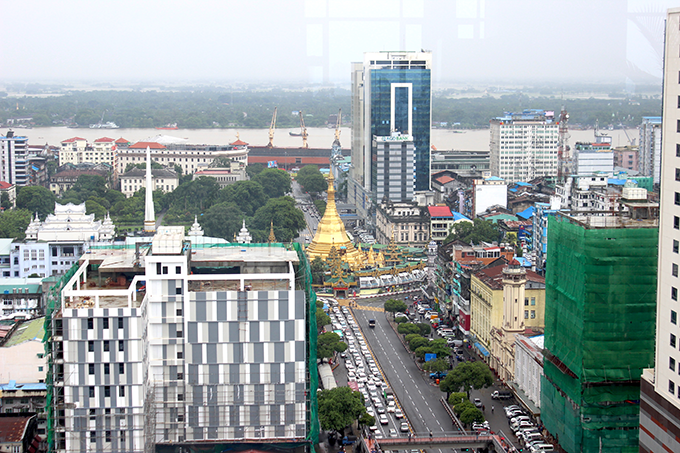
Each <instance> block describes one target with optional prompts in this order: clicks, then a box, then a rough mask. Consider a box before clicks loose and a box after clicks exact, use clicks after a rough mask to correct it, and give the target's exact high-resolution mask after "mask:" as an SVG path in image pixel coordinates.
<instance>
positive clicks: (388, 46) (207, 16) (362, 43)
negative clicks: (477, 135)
mask: <svg viewBox="0 0 680 453" xmlns="http://www.w3.org/2000/svg"><path fill="white" fill-rule="evenodd" d="M1 5H2V11H3V13H2V16H1V17H0V37H1V38H2V43H3V45H2V46H0V58H1V61H2V64H1V65H0V82H3V83H6V82H16V81H100V82H107V81H110V82H122V81H146V82H156V83H157V82H218V83H229V82H244V81H246V82H248V81H257V82H281V83H287V82H298V83H313V84H319V83H331V84H341V85H348V84H349V72H350V63H351V62H353V61H361V59H362V55H363V52H367V51H381V50H401V49H405V50H420V49H421V48H423V49H427V50H432V51H433V58H434V70H433V81H434V83H435V84H438V85H442V84H447V83H470V82H473V81H480V82H484V83H501V82H507V83H522V82H529V81H541V80H544V81H550V80H552V81H558V82H563V81H574V82H615V83H623V82H624V81H627V82H628V83H629V85H633V86H634V85H635V84H639V83H656V82H657V81H660V78H661V71H662V52H663V27H664V19H665V10H666V8H668V7H672V6H674V3H673V2H672V1H668V0H654V1H643V0H629V1H626V0H597V1H592V0H568V1H564V0H563V1H557V0H554V1H546V0H543V1H541V0H518V1H513V2H508V1H504V0H486V1H485V0H368V1H367V0H290V1H274V0H250V1H247V2H244V1H242V0H239V1H236V0H222V1H220V0H195V1H192V2H188V1H176V0H163V1H144V0H141V1H140V0H136V1H130V0H105V1H85V0H63V1H60V2H54V1H47V0H42V1H41V0H21V1H18V0H3V1H2V3H1Z"/></svg>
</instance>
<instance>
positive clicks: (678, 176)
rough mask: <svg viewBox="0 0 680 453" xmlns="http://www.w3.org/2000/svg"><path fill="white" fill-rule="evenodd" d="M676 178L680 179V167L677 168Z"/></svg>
mask: <svg viewBox="0 0 680 453" xmlns="http://www.w3.org/2000/svg"><path fill="white" fill-rule="evenodd" d="M675 180H676V181H680V168H676V169H675Z"/></svg>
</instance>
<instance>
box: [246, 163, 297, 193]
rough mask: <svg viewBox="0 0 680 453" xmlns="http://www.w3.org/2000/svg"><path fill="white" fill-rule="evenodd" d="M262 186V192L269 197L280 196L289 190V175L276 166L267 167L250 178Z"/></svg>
mask: <svg viewBox="0 0 680 453" xmlns="http://www.w3.org/2000/svg"><path fill="white" fill-rule="evenodd" d="M252 180H253V181H256V182H259V183H260V184H261V185H262V187H264V192H265V193H266V194H268V195H269V197H270V198H278V197H282V196H284V195H285V194H287V193H288V192H290V175H289V174H288V173H287V172H286V171H284V170H279V169H277V168H267V169H266V170H262V171H261V172H260V173H258V174H257V175H255V177H253V178H252Z"/></svg>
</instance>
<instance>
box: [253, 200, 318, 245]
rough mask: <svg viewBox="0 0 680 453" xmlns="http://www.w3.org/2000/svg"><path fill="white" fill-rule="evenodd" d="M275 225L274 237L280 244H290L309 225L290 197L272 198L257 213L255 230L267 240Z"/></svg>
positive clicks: (254, 221) (254, 219)
mask: <svg viewBox="0 0 680 453" xmlns="http://www.w3.org/2000/svg"><path fill="white" fill-rule="evenodd" d="M272 222H273V224H274V235H275V236H276V240H277V241H278V242H290V241H292V240H293V238H295V237H297V235H298V232H299V231H301V230H302V229H303V228H305V226H306V225H307V224H306V222H305V217H304V214H302V211H300V210H299V209H298V208H297V207H296V206H295V200H294V199H292V198H290V197H280V198H270V199H269V200H268V201H267V203H266V204H265V205H264V206H262V207H261V208H259V209H258V210H257V211H256V212H255V216H254V217H253V228H255V229H257V230H260V232H261V233H263V234H262V236H264V237H265V238H266V237H267V235H268V234H269V229H270V226H271V224H272Z"/></svg>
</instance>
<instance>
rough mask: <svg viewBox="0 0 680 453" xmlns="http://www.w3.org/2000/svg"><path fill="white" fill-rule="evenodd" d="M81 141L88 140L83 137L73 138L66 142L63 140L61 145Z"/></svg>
mask: <svg viewBox="0 0 680 453" xmlns="http://www.w3.org/2000/svg"><path fill="white" fill-rule="evenodd" d="M79 141H87V139H84V138H83V137H71V138H67V139H66V140H62V142H61V143H73V142H79Z"/></svg>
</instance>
